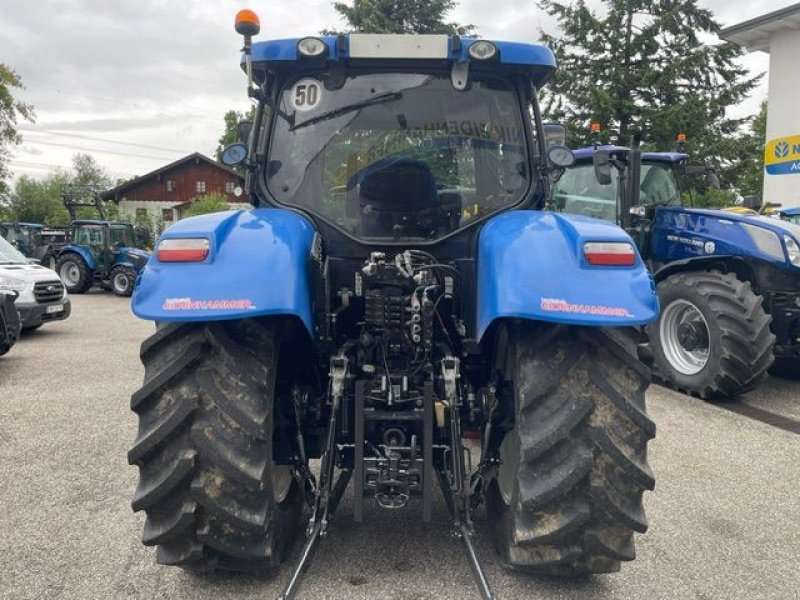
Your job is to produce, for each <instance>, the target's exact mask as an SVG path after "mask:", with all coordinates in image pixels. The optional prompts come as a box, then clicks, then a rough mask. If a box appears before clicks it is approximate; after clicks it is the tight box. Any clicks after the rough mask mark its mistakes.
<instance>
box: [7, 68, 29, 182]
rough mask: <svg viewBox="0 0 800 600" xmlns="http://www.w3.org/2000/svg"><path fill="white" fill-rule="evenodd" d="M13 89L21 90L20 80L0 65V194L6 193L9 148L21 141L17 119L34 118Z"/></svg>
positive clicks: (27, 106)
mask: <svg viewBox="0 0 800 600" xmlns="http://www.w3.org/2000/svg"><path fill="white" fill-rule="evenodd" d="M14 88H19V89H21V88H22V79H21V78H20V76H19V75H17V73H16V72H15V71H14V70H13V69H12V68H11V67H9V66H7V65H4V64H3V63H0V194H5V193H7V192H8V183H7V180H8V175H9V172H8V160H9V155H10V152H11V150H10V146H13V145H16V144H19V143H20V142H21V141H22V137H21V136H20V134H19V132H18V131H17V119H18V118H23V119H26V120H28V121H33V117H34V114H33V107H32V106H31V105H30V104H25V103H24V102H20V101H19V100H16V99H15V98H14V96H13V94H12V90H13V89H14Z"/></svg>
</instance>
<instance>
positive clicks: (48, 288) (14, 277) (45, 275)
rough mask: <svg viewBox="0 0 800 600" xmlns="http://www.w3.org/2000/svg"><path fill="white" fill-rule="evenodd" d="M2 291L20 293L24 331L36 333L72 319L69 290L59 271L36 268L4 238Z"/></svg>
mask: <svg viewBox="0 0 800 600" xmlns="http://www.w3.org/2000/svg"><path fill="white" fill-rule="evenodd" d="M0 290H8V291H12V292H17V293H18V294H19V297H18V298H17V301H16V303H15V306H16V308H17V312H19V317H20V321H21V323H22V329H36V328H37V327H40V326H41V325H42V324H44V323H46V322H48V321H62V320H64V319H66V318H67V317H68V316H69V313H70V302H69V298H68V297H67V290H66V289H65V288H64V284H63V283H61V280H60V279H59V278H58V275H57V274H56V272H55V271H51V270H50V269H47V268H45V267H43V266H41V265H37V264H33V263H31V262H30V260H29V259H27V258H25V256H23V254H22V253H21V252H19V251H18V250H17V249H16V248H14V247H13V246H12V245H11V244H9V243H8V242H7V241H6V240H5V239H3V238H2V237H0Z"/></svg>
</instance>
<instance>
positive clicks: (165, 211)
mask: <svg viewBox="0 0 800 600" xmlns="http://www.w3.org/2000/svg"><path fill="white" fill-rule="evenodd" d="M161 218H162V219H163V220H164V221H172V220H173V218H174V217H173V214H172V209H171V208H162V209H161Z"/></svg>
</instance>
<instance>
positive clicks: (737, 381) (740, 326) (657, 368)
mask: <svg viewBox="0 0 800 600" xmlns="http://www.w3.org/2000/svg"><path fill="white" fill-rule="evenodd" d="M658 297H659V300H660V302H661V315H660V316H659V318H658V320H657V321H655V322H654V323H651V324H650V325H648V326H647V334H648V337H649V338H650V347H651V349H652V352H653V358H654V362H653V375H654V377H656V378H657V379H659V380H661V381H662V382H664V383H665V384H667V385H669V386H671V387H674V388H676V389H678V390H680V391H682V392H685V393H688V394H692V395H695V396H699V397H701V398H708V399H731V398H735V397H736V396H739V395H741V394H744V393H746V392H749V391H751V390H753V389H755V388H756V387H757V386H758V384H759V383H761V381H762V380H763V379H764V377H766V375H767V370H768V369H769V367H770V366H771V365H772V362H773V355H772V347H773V345H774V344H775V336H774V335H773V334H772V331H770V322H771V317H770V316H769V315H768V314H767V313H766V312H765V311H764V307H763V305H762V298H761V296H759V295H758V294H756V293H755V292H754V291H753V288H752V287H751V286H750V283H749V282H747V281H740V280H739V279H737V278H736V276H735V275H734V274H732V273H719V272H715V271H711V272H706V271H696V272H687V273H678V274H677V275H672V276H671V277H668V278H667V279H665V280H664V281H662V282H661V283H659V284H658ZM685 315H690V316H691V315H694V316H695V317H697V318H696V320H695V323H697V324H698V325H697V327H695V325H690V326H691V327H694V328H695V329H699V330H703V329H704V330H705V332H704V333H701V337H702V338H703V340H702V341H699V342H698V341H697V340H694V341H692V340H690V341H689V342H688V344H689V346H692V345H694V344H699V346H697V348H701V347H702V345H703V344H705V351H700V350H692V351H688V352H687V350H686V347H685V346H684V345H683V344H684V343H687V342H686V338H681V334H682V330H680V327H686V325H685V324H684V323H685V322H688V321H681V319H685ZM676 328H677V329H676ZM690 335H691V334H690ZM682 340H683V341H682ZM700 356H704V358H703V359H702V360H697V358H698V357H700Z"/></svg>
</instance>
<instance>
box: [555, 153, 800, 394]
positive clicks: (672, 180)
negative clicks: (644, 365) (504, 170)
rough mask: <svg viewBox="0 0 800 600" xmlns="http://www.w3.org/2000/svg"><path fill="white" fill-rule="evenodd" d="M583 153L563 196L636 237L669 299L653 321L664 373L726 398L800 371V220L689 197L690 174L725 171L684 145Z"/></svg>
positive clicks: (655, 350)
mask: <svg viewBox="0 0 800 600" xmlns="http://www.w3.org/2000/svg"><path fill="white" fill-rule="evenodd" d="M575 154H576V157H577V161H576V163H575V165H573V166H572V167H571V168H570V169H569V170H567V171H566V172H565V173H564V175H563V176H562V177H561V178H560V179H559V180H558V182H557V183H556V184H555V186H554V188H553V197H552V204H553V207H554V208H555V209H556V210H557V211H559V212H561V213H562V214H566V213H571V214H579V215H585V216H590V217H595V218H599V219H602V220H606V221H611V222H614V223H620V224H622V225H623V227H624V228H625V229H626V230H627V231H628V232H629V233H630V234H631V235H632V236H633V237H634V239H636V242H637V246H638V247H639V251H640V252H641V254H642V256H643V257H644V259H645V262H646V263H647V265H648V266H649V268H650V269H651V271H652V273H653V276H654V278H655V280H656V283H657V286H658V293H659V298H660V301H661V309H662V310H661V315H660V318H659V319H658V320H657V321H655V322H653V323H652V324H650V325H649V326H648V327H647V332H648V337H649V342H650V350H651V352H652V355H653V361H654V362H653V369H654V375H655V376H656V377H658V378H660V379H661V380H663V381H664V382H666V383H667V384H668V385H671V386H673V387H675V388H677V389H679V390H682V391H684V392H687V393H690V394H694V395H697V396H700V397H703V398H709V399H715V398H717V399H726V398H734V397H736V396H739V395H740V394H744V393H745V392H748V391H750V390H752V389H754V388H755V387H756V386H757V385H758V384H759V382H760V381H761V380H762V379H763V378H764V377H765V376H766V375H767V372H768V370H770V369H771V370H772V371H773V372H774V373H776V374H785V375H791V374H792V373H794V374H795V376H796V375H797V374H798V371H800V227H798V226H797V225H794V224H791V223H788V222H785V221H781V220H778V219H774V218H768V217H765V216H759V215H758V214H755V213H753V214H737V213H736V212H733V211H728V210H707V209H700V208H693V207H692V206H691V205H687V204H688V202H687V201H686V200H687V198H690V194H689V189H690V188H691V187H692V186H691V185H689V183H690V178H691V177H692V176H697V175H701V174H706V176H707V177H709V178H710V180H711V183H712V184H713V183H715V181H714V180H715V178H716V175H715V174H714V171H713V168H711V167H708V166H695V165H690V164H688V161H689V157H688V155H687V154H685V153H682V152H643V153H640V152H639V150H638V149H637V148H627V147H619V146H599V147H595V148H584V149H581V150H578V151H576V152H575ZM609 169H610V170H609ZM598 171H599V173H598ZM598 175H599V176H598ZM612 175H613V176H612ZM600 180H603V181H602V183H601V181H600ZM634 182H636V184H635V185H634ZM625 187H629V188H630V189H629V191H630V193H628V194H621V193H620V192H621V191H622V190H623V188H625ZM634 188H635V189H634ZM625 198H631V199H632V200H631V201H629V202H626V201H625ZM748 212H751V211H748ZM773 358H774V359H775V363H774V364H773Z"/></svg>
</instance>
